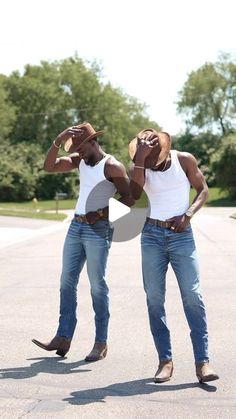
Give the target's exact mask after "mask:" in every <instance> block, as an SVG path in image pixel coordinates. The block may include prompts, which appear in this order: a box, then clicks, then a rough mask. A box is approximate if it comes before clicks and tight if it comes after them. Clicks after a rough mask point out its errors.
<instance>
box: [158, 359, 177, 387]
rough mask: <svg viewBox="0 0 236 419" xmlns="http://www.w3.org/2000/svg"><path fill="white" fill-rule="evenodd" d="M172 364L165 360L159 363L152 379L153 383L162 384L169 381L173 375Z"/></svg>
mask: <svg viewBox="0 0 236 419" xmlns="http://www.w3.org/2000/svg"><path fill="white" fill-rule="evenodd" d="M173 369H174V367H173V362H172V361H169V360H166V361H160V364H159V367H158V370H157V372H156V374H155V377H154V383H164V382H165V381H169V380H170V378H171V376H172V373H173Z"/></svg>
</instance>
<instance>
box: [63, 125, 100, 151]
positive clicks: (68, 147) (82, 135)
mask: <svg viewBox="0 0 236 419" xmlns="http://www.w3.org/2000/svg"><path fill="white" fill-rule="evenodd" d="M74 128H76V129H77V131H78V134H76V136H75V137H70V138H68V140H66V141H65V143H64V150H65V151H66V152H67V153H74V152H75V151H77V149H78V147H79V146H80V145H81V144H82V143H85V142H87V141H89V140H92V139H93V138H96V137H98V136H99V135H103V134H104V131H95V129H94V128H93V127H92V125H91V124H89V123H88V122H86V123H84V124H80V125H74Z"/></svg>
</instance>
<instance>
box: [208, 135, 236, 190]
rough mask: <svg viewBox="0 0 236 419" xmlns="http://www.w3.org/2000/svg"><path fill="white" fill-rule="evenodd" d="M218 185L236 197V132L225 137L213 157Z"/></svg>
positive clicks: (212, 161) (212, 162)
mask: <svg viewBox="0 0 236 419" xmlns="http://www.w3.org/2000/svg"><path fill="white" fill-rule="evenodd" d="M211 164H212V168H213V170H214V172H215V177H216V182H217V185H218V186H219V187H220V188H221V189H222V190H224V191H228V194H229V196H230V197H231V198H236V134H231V135H229V136H228V137H226V138H224V139H223V141H222V144H221V146H220V148H219V150H218V151H216V152H215V153H214V155H213V156H212V159H211Z"/></svg>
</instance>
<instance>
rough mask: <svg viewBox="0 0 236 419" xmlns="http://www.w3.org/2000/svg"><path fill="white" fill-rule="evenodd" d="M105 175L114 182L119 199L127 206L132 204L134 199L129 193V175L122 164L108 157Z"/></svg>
mask: <svg viewBox="0 0 236 419" xmlns="http://www.w3.org/2000/svg"><path fill="white" fill-rule="evenodd" d="M105 176H106V178H107V179H108V180H110V181H111V182H113V183H114V185H115V187H116V190H117V192H118V193H119V194H120V199H119V201H120V202H122V204H125V205H127V206H128V207H131V206H132V205H134V202H135V201H134V198H133V197H132V194H131V190H130V182H129V177H128V175H127V173H126V170H125V167H124V165H123V164H122V163H120V162H118V161H117V160H112V159H109V160H108V161H107V163H106V166H105Z"/></svg>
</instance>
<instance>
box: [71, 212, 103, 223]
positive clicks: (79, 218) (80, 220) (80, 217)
mask: <svg viewBox="0 0 236 419" xmlns="http://www.w3.org/2000/svg"><path fill="white" fill-rule="evenodd" d="M74 220H75V221H77V222H78V223H84V224H91V223H89V222H88V220H87V218H86V215H76V214H75V215H74ZM100 220H108V218H107V217H104V216H103V217H100V218H99V219H98V220H97V221H100ZM97 221H96V222H97ZM95 224H96V223H95Z"/></svg>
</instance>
